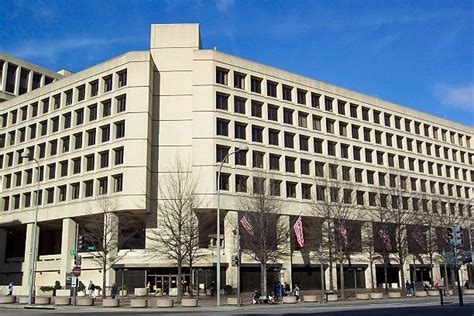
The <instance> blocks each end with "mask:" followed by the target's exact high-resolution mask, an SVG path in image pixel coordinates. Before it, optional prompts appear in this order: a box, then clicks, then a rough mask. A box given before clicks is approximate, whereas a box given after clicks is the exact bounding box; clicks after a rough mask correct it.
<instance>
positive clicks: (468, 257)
mask: <svg viewBox="0 0 474 316" xmlns="http://www.w3.org/2000/svg"><path fill="white" fill-rule="evenodd" d="M470 262H472V253H471V252H470V251H464V252H463V254H462V263H463V264H466V263H470Z"/></svg>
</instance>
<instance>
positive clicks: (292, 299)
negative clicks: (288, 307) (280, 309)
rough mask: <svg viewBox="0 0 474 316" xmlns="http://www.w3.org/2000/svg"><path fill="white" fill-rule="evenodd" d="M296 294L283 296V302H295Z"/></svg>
mask: <svg viewBox="0 0 474 316" xmlns="http://www.w3.org/2000/svg"><path fill="white" fill-rule="evenodd" d="M297 302H298V301H297V300H296V296H283V304H296V303H297Z"/></svg>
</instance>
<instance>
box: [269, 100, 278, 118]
mask: <svg viewBox="0 0 474 316" xmlns="http://www.w3.org/2000/svg"><path fill="white" fill-rule="evenodd" d="M267 111H268V120H269V121H275V122H278V106H276V105H272V104H269V105H268V110H267Z"/></svg>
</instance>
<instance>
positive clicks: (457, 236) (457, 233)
mask: <svg viewBox="0 0 474 316" xmlns="http://www.w3.org/2000/svg"><path fill="white" fill-rule="evenodd" d="M454 240H456V244H455V246H456V247H457V248H462V247H463V235H462V228H461V227H460V226H454Z"/></svg>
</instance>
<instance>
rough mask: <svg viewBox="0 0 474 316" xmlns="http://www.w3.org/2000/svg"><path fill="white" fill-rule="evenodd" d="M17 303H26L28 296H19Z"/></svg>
mask: <svg viewBox="0 0 474 316" xmlns="http://www.w3.org/2000/svg"><path fill="white" fill-rule="evenodd" d="M18 303H19V304H28V296H20V297H19V298H18Z"/></svg>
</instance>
